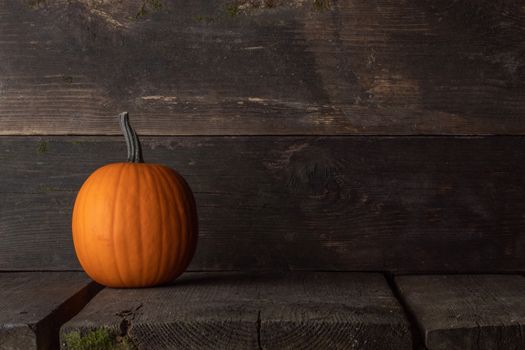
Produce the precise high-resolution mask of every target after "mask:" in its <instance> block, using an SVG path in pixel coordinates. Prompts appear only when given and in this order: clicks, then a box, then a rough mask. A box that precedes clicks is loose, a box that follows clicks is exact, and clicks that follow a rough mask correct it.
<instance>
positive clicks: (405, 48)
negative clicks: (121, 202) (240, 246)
mask: <svg viewBox="0 0 525 350" xmlns="http://www.w3.org/2000/svg"><path fill="white" fill-rule="evenodd" d="M250 3H251V4H259V3H261V4H262V3H264V4H266V5H262V6H255V8H254V6H253V5H250ZM257 7H260V8H257ZM269 7H271V8H269ZM524 24H525V11H524V9H523V6H522V4H521V2H520V1H503V0H496V1H482V2H479V1H478V2H473V1H470V0H461V1H454V2H453V3H451V2H450V1H446V0H439V1H436V0H426V1H420V0H409V1H404V2H403V3H399V1H397V0H376V1H370V0H352V1H337V2H336V1H331V0H321V1H317V0H316V1H313V0H311V1H310V0H307V1H229V0H215V1H209V0H199V1H191V2H188V1H164V0H155V1H143V0H124V1H90V0H67V1H66V0H63V1H62V0H46V1H40V0H38V1H36V0H35V1H24V0H1V1H0V62H1V63H2V64H1V65H0V134H11V135H12V134H115V133H119V130H118V127H117V125H116V124H115V123H113V122H111V121H110V118H111V116H112V115H115V114H116V113H117V112H120V111H121V110H129V111H130V112H131V113H132V115H133V117H134V120H135V125H136V126H137V129H138V131H139V133H141V134H163V135H182V134H186V135H187V134H198V135H203V134H204V135H212V134H213V135H217V134H226V135H239V134H244V135H247V134H265V135H266V134H301V135H303V134H479V133H483V134H523V133H524V132H525V121H524V119H523V115H524V113H525V98H524V97H525V68H524V67H525V45H524V41H523V36H524V34H525V25H524Z"/></svg>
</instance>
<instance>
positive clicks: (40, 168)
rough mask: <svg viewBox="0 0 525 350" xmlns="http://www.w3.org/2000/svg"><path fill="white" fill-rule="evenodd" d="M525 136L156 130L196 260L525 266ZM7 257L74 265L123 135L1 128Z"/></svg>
mask: <svg viewBox="0 0 525 350" xmlns="http://www.w3.org/2000/svg"><path fill="white" fill-rule="evenodd" d="M524 147H525V139H523V138H522V137H477V138H472V137H461V138H455V137H368V136H367V137H154V138H144V139H143V149H144V155H145V159H146V161H150V162H156V163H163V164H166V165H167V166H170V167H172V168H174V169H176V170H178V171H179V172H180V173H181V174H182V175H183V176H184V177H185V178H186V179H187V180H188V182H189V184H190V185H191V187H192V189H193V191H194V192H195V196H196V201H197V206H198V213H199V218H200V219H199V220H200V221H199V223H200V234H199V245H198V248H197V252H196V256H195V258H194V260H193V262H192V264H191V266H190V269H192V270H197V271H201V270H239V269H255V270H259V269H262V270H265V269H277V270H305V269H306V270H319V269H321V270H368V271H383V270H390V271H463V272H464V271H523V270H524V269H525V265H524V264H525V259H524V257H525V235H524V234H523V232H524V227H525V221H524V220H525V219H524V217H523V212H524V209H525V208H524V205H525V204H524V203H525V198H524V197H525V194H524V192H523V190H522V189H523V178H524V177H525V162H524V161H523V154H524V153H523V149H524ZM0 149H1V150H2V152H0V164H2V169H1V171H2V176H1V177H0V179H1V180H0V193H1V194H2V200H1V201H0V212H1V213H2V215H1V216H0V235H1V238H2V239H0V268H2V269H66V268H78V264H77V262H76V259H75V258H74V253H73V248H72V247H73V246H72V243H71V238H70V237H71V226H70V215H71V208H72V205H73V201H74V197H75V194H76V191H77V190H78V189H79V188H80V186H81V184H82V182H83V181H84V180H85V179H86V178H87V176H88V175H89V174H90V173H91V172H93V171H94V170H95V169H96V168H98V167H99V166H102V165H103V164H106V163H108V162H113V161H121V160H123V159H124V157H125V154H126V150H125V144H124V142H123V141H122V140H121V138H114V137H46V138H39V137H4V138H2V139H0Z"/></svg>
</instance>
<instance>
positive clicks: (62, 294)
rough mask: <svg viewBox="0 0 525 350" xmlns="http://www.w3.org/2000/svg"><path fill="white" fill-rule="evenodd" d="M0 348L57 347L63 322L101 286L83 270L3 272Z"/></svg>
mask: <svg viewBox="0 0 525 350" xmlns="http://www.w3.org/2000/svg"><path fill="white" fill-rule="evenodd" d="M0 285H1V286H2V288H1V289H0V310H2V311H1V312H0V349H9V350H17V349H20V350H28V349H38V350H46V349H55V348H57V347H58V344H59V342H58V333H59V328H60V326H61V325H62V324H63V323H65V322H66V321H68V320H69V319H70V318H71V317H73V316H74V315H75V314H77V313H78V312H79V311H80V309H81V308H82V307H83V306H84V305H85V304H86V303H87V302H88V301H89V300H90V299H91V298H92V297H93V296H94V295H95V294H96V293H97V292H98V291H99V290H100V288H101V287H100V286H99V285H97V284H96V283H94V282H92V281H91V280H90V279H89V278H87V276H86V275H85V274H84V273H80V272H0Z"/></svg>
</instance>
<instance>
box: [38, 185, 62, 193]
mask: <svg viewBox="0 0 525 350" xmlns="http://www.w3.org/2000/svg"><path fill="white" fill-rule="evenodd" d="M55 191H59V189H58V188H55V187H52V186H47V185H42V186H40V192H42V193H51V192H55Z"/></svg>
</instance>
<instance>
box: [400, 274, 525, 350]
mask: <svg viewBox="0 0 525 350" xmlns="http://www.w3.org/2000/svg"><path fill="white" fill-rule="evenodd" d="M396 283H397V285H398V286H399V289H400V292H401V296H402V298H404V300H405V302H406V303H407V305H408V307H409V309H410V310H411V312H412V313H413V315H414V316H415V318H416V319H417V321H418V323H419V327H420V328H421V330H422V332H423V334H424V338H425V343H426V347H427V348H428V349H429V350H455V349H457V350H469V349H472V350H494V349H505V350H519V349H525V337H524V336H523V334H525V278H524V277H523V276H519V275H448V276H447V275H445V276H443V275H441V276H440V275H435V276H403V277H397V278H396Z"/></svg>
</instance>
